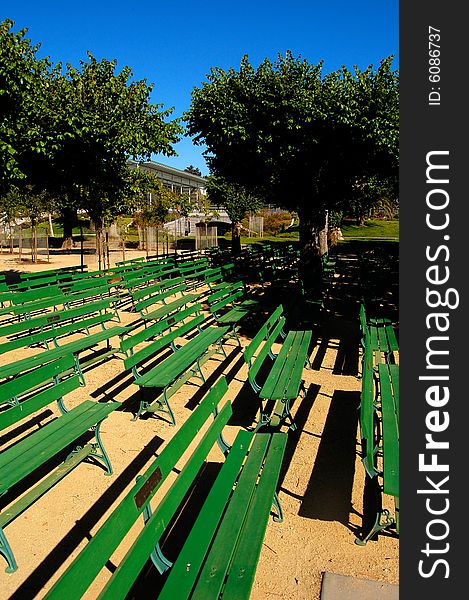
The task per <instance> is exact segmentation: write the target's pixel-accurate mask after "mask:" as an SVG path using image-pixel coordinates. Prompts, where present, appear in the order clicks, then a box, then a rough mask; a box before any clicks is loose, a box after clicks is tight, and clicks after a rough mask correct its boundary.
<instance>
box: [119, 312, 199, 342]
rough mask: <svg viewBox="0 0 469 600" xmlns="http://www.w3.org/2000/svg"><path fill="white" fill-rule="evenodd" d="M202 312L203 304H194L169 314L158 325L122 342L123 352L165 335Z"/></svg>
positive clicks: (150, 326) (146, 328)
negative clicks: (188, 318) (185, 320)
mask: <svg viewBox="0 0 469 600" xmlns="http://www.w3.org/2000/svg"><path fill="white" fill-rule="evenodd" d="M201 310H202V306H201V304H193V305H192V306H190V307H188V308H185V309H183V310H180V311H177V312H175V313H174V314H168V315H166V316H165V317H164V318H162V319H159V320H158V321H157V322H156V323H153V324H151V325H149V326H148V327H145V328H144V329H142V330H141V331H139V332H137V333H133V334H132V335H129V336H127V337H125V338H123V339H122V340H121V344H120V347H121V350H122V351H123V352H127V351H128V350H130V349H131V348H135V347H136V346H137V345H138V344H141V343H142V342H145V341H147V340H149V339H150V338H152V337H157V336H160V335H162V334H164V333H165V332H166V331H168V330H169V329H170V328H171V327H175V326H177V325H178V324H179V323H181V322H182V321H184V319H186V318H187V317H190V316H193V315H197V314H199V313H200V311H201Z"/></svg>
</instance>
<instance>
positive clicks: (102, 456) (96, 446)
mask: <svg viewBox="0 0 469 600" xmlns="http://www.w3.org/2000/svg"><path fill="white" fill-rule="evenodd" d="M101 423H102V421H100V422H99V423H97V424H96V425H95V426H94V427H93V428H92V429H93V430H94V435H95V437H96V442H95V443H93V444H91V445H92V447H93V452H92V453H91V454H90V456H93V457H94V458H96V459H98V460H99V461H101V462H102V463H103V464H104V466H105V468H106V473H105V475H108V476H109V475H112V465H111V461H110V460H109V456H108V453H107V452H106V450H105V449H104V446H103V442H102V441H101V434H100V432H99V429H100V427H101ZM98 450H99V452H98Z"/></svg>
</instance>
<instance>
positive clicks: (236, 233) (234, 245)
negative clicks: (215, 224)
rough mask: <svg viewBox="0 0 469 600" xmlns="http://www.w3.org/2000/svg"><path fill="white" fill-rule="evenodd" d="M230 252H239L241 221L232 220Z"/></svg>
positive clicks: (234, 253)
mask: <svg viewBox="0 0 469 600" xmlns="http://www.w3.org/2000/svg"><path fill="white" fill-rule="evenodd" d="M231 253H232V254H233V255H236V254H241V223H239V222H233V224H232V226H231Z"/></svg>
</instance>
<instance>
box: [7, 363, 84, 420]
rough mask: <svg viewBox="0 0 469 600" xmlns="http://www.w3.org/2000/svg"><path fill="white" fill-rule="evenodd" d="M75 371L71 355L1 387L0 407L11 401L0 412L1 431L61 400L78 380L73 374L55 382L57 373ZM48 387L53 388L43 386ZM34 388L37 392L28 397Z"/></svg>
mask: <svg viewBox="0 0 469 600" xmlns="http://www.w3.org/2000/svg"><path fill="white" fill-rule="evenodd" d="M74 368H75V360H74V358H73V356H66V357H63V358H60V359H58V360H55V361H53V362H50V363H47V364H46V365H43V366H40V367H38V368H37V369H35V370H34V371H29V372H28V373H25V374H24V375H20V376H18V377H15V378H14V379H10V380H9V381H5V382H3V383H2V384H0V405H5V403H8V402H12V401H13V402H14V404H12V405H11V406H9V407H8V408H7V409H6V410H2V411H1V412H0V430H2V429H4V428H5V427H9V426H10V425H12V424H14V423H16V422H18V421H20V420H21V419H24V418H25V417H27V416H29V415H31V414H32V413H33V412H35V411H37V410H39V409H40V408H43V407H44V406H47V405H48V404H50V403H51V402H54V401H57V400H60V398H61V397H62V396H63V395H65V394H67V393H69V392H71V391H72V390H74V389H76V388H78V387H79V386H80V380H79V377H78V375H76V374H74V375H72V376H71V377H68V378H67V379H64V380H63V381H60V382H59V380H58V378H59V376H60V374H62V373H64V372H65V371H70V370H71V369H74ZM47 384H53V385H49V386H48V387H45V386H46V385H47ZM38 388H41V389H38ZM36 389H38V391H37V392H36V393H34V395H31V393H32V392H33V391H34V390H36Z"/></svg>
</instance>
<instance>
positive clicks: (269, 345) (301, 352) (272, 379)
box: [244, 305, 312, 431]
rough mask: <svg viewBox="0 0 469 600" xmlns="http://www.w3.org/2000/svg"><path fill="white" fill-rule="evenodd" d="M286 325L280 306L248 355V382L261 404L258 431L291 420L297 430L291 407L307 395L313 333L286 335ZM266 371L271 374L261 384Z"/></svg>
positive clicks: (265, 325)
mask: <svg viewBox="0 0 469 600" xmlns="http://www.w3.org/2000/svg"><path fill="white" fill-rule="evenodd" d="M284 325H285V317H284V316H283V306H282V305H279V306H278V307H277V308H276V309H275V310H274V312H273V313H272V314H271V315H270V317H269V318H268V319H267V321H266V322H265V323H264V325H263V326H262V327H261V328H260V329H259V331H258V332H257V333H256V335H255V336H254V338H253V339H252V341H251V342H250V343H249V344H248V346H247V347H246V348H245V351H244V359H245V361H246V362H247V364H248V380H249V382H250V384H251V386H252V388H253V389H254V391H255V392H256V393H257V394H258V397H259V399H260V401H261V410H260V417H259V421H258V424H257V429H260V428H261V427H264V426H267V425H269V426H271V427H278V426H280V425H282V424H283V423H284V422H286V420H289V422H290V429H291V430H292V431H294V430H296V424H295V423H294V421H293V418H292V416H291V403H292V402H293V401H294V400H295V399H296V398H298V395H299V393H300V391H303V393H306V389H305V385H304V381H303V378H302V376H303V369H304V368H305V367H307V366H311V365H310V361H309V353H310V345H311V340H312V331H311V330H309V329H306V330H290V331H288V332H287V333H286V334H285V332H284V330H283V328H284ZM279 337H280V338H283V339H282V342H281V347H280V350H279V353H278V354H277V355H275V354H274V352H273V345H274V343H275V342H276V340H277V339H278V338H279ZM268 358H269V361H270V362H267V359H268ZM266 367H267V371H268V372H267V374H266V375H265V378H264V380H263V382H262V383H261V382H259V381H257V378H258V376H259V373H260V372H261V370H262V371H264V370H265V369H266ZM272 404H273V406H272Z"/></svg>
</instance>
